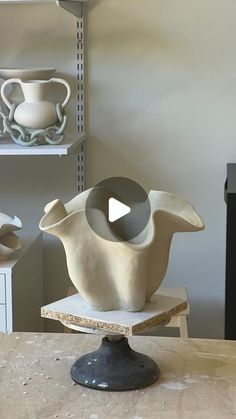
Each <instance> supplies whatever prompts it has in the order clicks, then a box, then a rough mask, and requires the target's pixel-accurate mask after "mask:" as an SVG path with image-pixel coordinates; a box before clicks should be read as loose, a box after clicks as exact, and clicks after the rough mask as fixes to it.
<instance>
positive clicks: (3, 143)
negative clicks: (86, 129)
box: [0, 133, 86, 156]
mask: <svg viewBox="0 0 236 419" xmlns="http://www.w3.org/2000/svg"><path fill="white" fill-rule="evenodd" d="M76 137H77V138H76ZM85 139H86V133H79V134H75V135H74V136H68V137H67V138H66V139H65V142H64V143H61V144H58V145H41V146H32V147H24V146H20V145H17V144H15V143H14V142H13V141H12V140H10V139H4V138H0V156H68V155H70V154H76V153H79V150H80V147H81V145H82V143H83V142H84V141H85Z"/></svg>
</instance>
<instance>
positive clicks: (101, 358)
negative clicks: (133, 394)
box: [70, 337, 160, 391]
mask: <svg viewBox="0 0 236 419" xmlns="http://www.w3.org/2000/svg"><path fill="white" fill-rule="evenodd" d="M70 374H71V377H72V379H73V380H74V381H75V382H76V383H78V384H81V385H82V386H85V387H89V388H92V389H94V390H103V391H127V390H136V389H139V388H144V387H147V386H149V385H151V384H153V383H155V382H156V381H157V380H158V378H159V376H160V370H159V368H158V366H157V364H156V363H155V362H154V361H153V360H152V359H151V358H149V357H148V356H146V355H143V354H141V353H139V352H135V351H133V349H131V348H130V346H129V343H128V339H127V338H125V337H123V338H121V339H120V340H118V341H111V340H109V339H108V338H107V337H105V338H103V339H102V344H101V346H100V348H99V349H98V350H96V351H94V352H91V353H89V354H87V355H84V356H82V357H81V358H79V359H78V360H77V361H76V362H75V363H74V364H73V365H72V367H71V370H70Z"/></svg>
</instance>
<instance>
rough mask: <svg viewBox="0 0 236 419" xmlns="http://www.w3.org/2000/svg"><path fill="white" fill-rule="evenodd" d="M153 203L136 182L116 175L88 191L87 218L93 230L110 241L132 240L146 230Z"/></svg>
mask: <svg viewBox="0 0 236 419" xmlns="http://www.w3.org/2000/svg"><path fill="white" fill-rule="evenodd" d="M150 213H151V209H150V202H149V199H148V195H147V193H146V192H145V190H144V189H143V188H142V187H141V186H140V185H139V184H138V183H136V182H135V181H133V180H131V179H128V178H123V177H112V178H108V179H105V180H103V181H102V182H100V183H98V184H97V185H96V186H95V187H94V188H92V189H91V191H90V192H89V194H88V197H87V200H86V218H87V221H88V224H89V225H90V227H91V228H92V229H93V231H94V232H95V233H96V234H97V235H99V236H100V237H102V238H104V239H106V240H110V241H132V240H133V239H135V238H137V237H138V236H139V235H140V234H141V233H142V232H143V231H144V229H145V227H146V225H147V223H148V221H149V218H150Z"/></svg>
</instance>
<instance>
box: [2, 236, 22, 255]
mask: <svg viewBox="0 0 236 419" xmlns="http://www.w3.org/2000/svg"><path fill="white" fill-rule="evenodd" d="M20 248H21V241H20V239H19V237H17V236H16V235H15V234H14V233H8V234H5V235H3V236H1V237H0V260H7V259H10V258H11V257H12V256H13V255H14V254H15V253H16V251H18V250H19V249H20Z"/></svg>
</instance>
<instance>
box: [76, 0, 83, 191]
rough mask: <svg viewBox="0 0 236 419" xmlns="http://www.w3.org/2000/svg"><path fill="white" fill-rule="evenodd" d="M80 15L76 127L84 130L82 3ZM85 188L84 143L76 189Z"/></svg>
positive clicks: (81, 130)
mask: <svg viewBox="0 0 236 419" xmlns="http://www.w3.org/2000/svg"><path fill="white" fill-rule="evenodd" d="M80 6H81V8H80V16H79V17H78V19H77V39H76V42H77V129H78V131H79V132H84V131H85V126H84V61H85V59H84V51H85V46H84V5H83V4H80ZM84 189H85V144H82V146H81V149H80V153H79V155H78V191H79V192H83V191H84Z"/></svg>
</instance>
